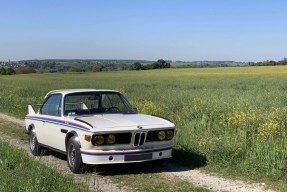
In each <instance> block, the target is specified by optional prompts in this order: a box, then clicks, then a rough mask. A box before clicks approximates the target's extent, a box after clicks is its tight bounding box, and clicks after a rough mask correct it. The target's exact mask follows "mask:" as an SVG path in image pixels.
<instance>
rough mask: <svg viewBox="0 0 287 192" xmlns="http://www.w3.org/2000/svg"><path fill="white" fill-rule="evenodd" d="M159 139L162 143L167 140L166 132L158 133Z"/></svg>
mask: <svg viewBox="0 0 287 192" xmlns="http://www.w3.org/2000/svg"><path fill="white" fill-rule="evenodd" d="M157 138H158V139H159V140H160V141H163V140H164V139H165V132H164V131H160V132H158V133H157Z"/></svg>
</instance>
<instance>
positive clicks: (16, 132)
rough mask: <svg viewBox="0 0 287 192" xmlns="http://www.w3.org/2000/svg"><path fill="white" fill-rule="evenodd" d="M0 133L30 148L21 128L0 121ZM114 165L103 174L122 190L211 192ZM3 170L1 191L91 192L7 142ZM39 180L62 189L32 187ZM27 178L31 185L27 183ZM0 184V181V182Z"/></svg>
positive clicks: (0, 154) (1, 147)
mask: <svg viewBox="0 0 287 192" xmlns="http://www.w3.org/2000/svg"><path fill="white" fill-rule="evenodd" d="M0 134H6V135H9V136H12V137H13V138H15V139H18V140H20V141H21V142H24V143H26V144H27V146H28V142H27V138H28V137H27V135H26V134H24V132H23V128H22V127H19V126H18V125H15V124H13V123H11V122H7V121H3V120H0ZM2 166H3V167H2ZM112 166H113V168H110V169H107V170H103V171H104V172H109V174H110V175H109V176H108V175H106V176H107V177H109V178H110V179H111V180H112V181H114V182H116V183H117V184H118V185H120V186H121V187H125V186H128V187H129V188H131V189H134V190H135V191H151V192H152V191H153V192H161V191H165V192H169V191H170V192H173V191H197V192H205V191H209V190H207V189H204V188H202V187H195V186H194V185H193V184H191V183H188V182H185V181H181V180H179V179H176V178H170V179H166V178H165V177H163V176H162V175H161V174H151V173H144V172H148V171H147V170H148V169H149V170H150V169H152V168H151V167H150V166H149V165H144V166H145V167H142V166H140V168H139V167H138V165H132V164H129V165H126V167H125V168H122V166H120V167H118V166H119V165H112ZM2 169H6V170H5V171H4V172H1V173H0V177H2V176H3V177H4V175H9V177H7V178H3V182H5V183H6V184H5V186H2V188H1V186H0V191H88V189H87V187H86V186H82V185H78V184H75V183H73V181H72V180H71V179H69V178H65V177H64V176H61V175H60V174H58V173H56V172H55V171H54V170H52V169H51V168H49V167H46V166H44V165H41V164H40V163H39V162H35V161H34V160H32V159H31V158H30V157H28V156H27V154H26V153H24V152H21V151H20V150H18V149H15V148H14V147H12V146H9V145H8V144H7V143H3V142H0V171H1V170H2ZM46 169H47V170H46ZM115 169H116V170H115ZM126 170H132V171H126ZM38 171H40V172H38ZM150 171H151V170H150ZM34 172H36V173H34ZM25 174H27V175H28V174H29V176H30V177H29V178H26V177H25ZM95 177H97V176H95ZM14 178H17V180H18V183H19V187H14V185H12V183H13V181H14V180H13V179H14ZM37 178H40V179H41V178H42V179H46V178H47V180H48V181H47V182H50V184H51V185H59V186H56V187H51V186H48V187H47V186H46V185H47V183H46V181H38V180H37V183H38V184H37V186H30V184H31V183H33V182H34V180H36V179H37ZM27 179H28V181H29V183H27ZM1 181H2V180H1V178H0V182H1ZM10 185H11V186H10ZM66 185H67V186H66ZM80 187H82V188H80ZM71 188H73V189H71Z"/></svg>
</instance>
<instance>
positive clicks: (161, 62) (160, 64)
mask: <svg viewBox="0 0 287 192" xmlns="http://www.w3.org/2000/svg"><path fill="white" fill-rule="evenodd" d="M152 68H153V69H165V68H170V63H168V62H166V61H165V60H163V59H159V60H157V62H154V63H153V64H152Z"/></svg>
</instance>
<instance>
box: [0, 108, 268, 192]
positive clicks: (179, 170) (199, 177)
mask: <svg viewBox="0 0 287 192" xmlns="http://www.w3.org/2000/svg"><path fill="white" fill-rule="evenodd" d="M0 118H1V119H4V120H6V121H10V122H13V123H16V124H18V125H20V126H23V127H24V126H25V123H24V120H21V119H17V118H14V117H11V116H7V115H5V114H1V113H0ZM0 139H1V140H4V141H7V142H9V143H10V144H11V145H15V146H16V147H17V148H19V149H23V150H25V151H27V152H28V153H29V154H30V152H29V148H28V145H26V144H23V143H21V142H19V141H18V140H15V139H14V140H13V138H11V137H9V136H8V135H4V136H3V137H0ZM36 159H38V160H40V161H42V162H44V163H45V164H47V165H48V166H51V167H53V168H55V169H57V170H58V171H59V172H61V173H64V174H65V175H69V176H71V177H73V178H74V179H75V181H76V182H85V183H88V184H89V186H90V189H91V190H92V191H97V190H100V191H130V190H129V189H128V188H119V187H118V186H117V184H115V183H112V182H111V181H110V180H109V179H108V178H107V177H105V176H100V175H98V174H96V173H93V172H91V173H86V174H83V175H76V174H73V173H71V172H70V170H69V168H68V166H67V162H66V160H65V159H64V158H59V157H55V156H53V155H49V156H44V157H36ZM156 171H157V172H162V174H163V175H164V176H165V177H167V178H170V177H178V178H180V179H182V180H185V181H188V182H191V183H193V184H194V185H196V186H201V187H205V188H207V189H210V190H212V191H222V192H223V191H224V192H227V191H230V192H233V191H236V192H246V191H248V192H249V191H250V192H265V191H268V192H271V191H272V190H265V189H264V186H265V184H264V183H256V184H247V183H244V182H242V181H239V180H230V179H224V178H221V177H217V176H212V175H209V174H205V173H202V172H200V171H199V170H190V169H188V168H186V167H182V166H179V165H176V164H173V163H169V162H167V163H165V164H164V165H163V166H162V167H161V168H160V169H159V170H156Z"/></svg>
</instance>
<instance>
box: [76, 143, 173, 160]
mask: <svg viewBox="0 0 287 192" xmlns="http://www.w3.org/2000/svg"><path fill="white" fill-rule="evenodd" d="M171 152H172V147H171V146H169V147H162V148H152V149H136V150H109V151H103V150H85V149H82V148H81V155H82V160H83V163H86V164H114V163H132V162H143V161H152V160H159V159H165V158H170V157H171Z"/></svg>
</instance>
